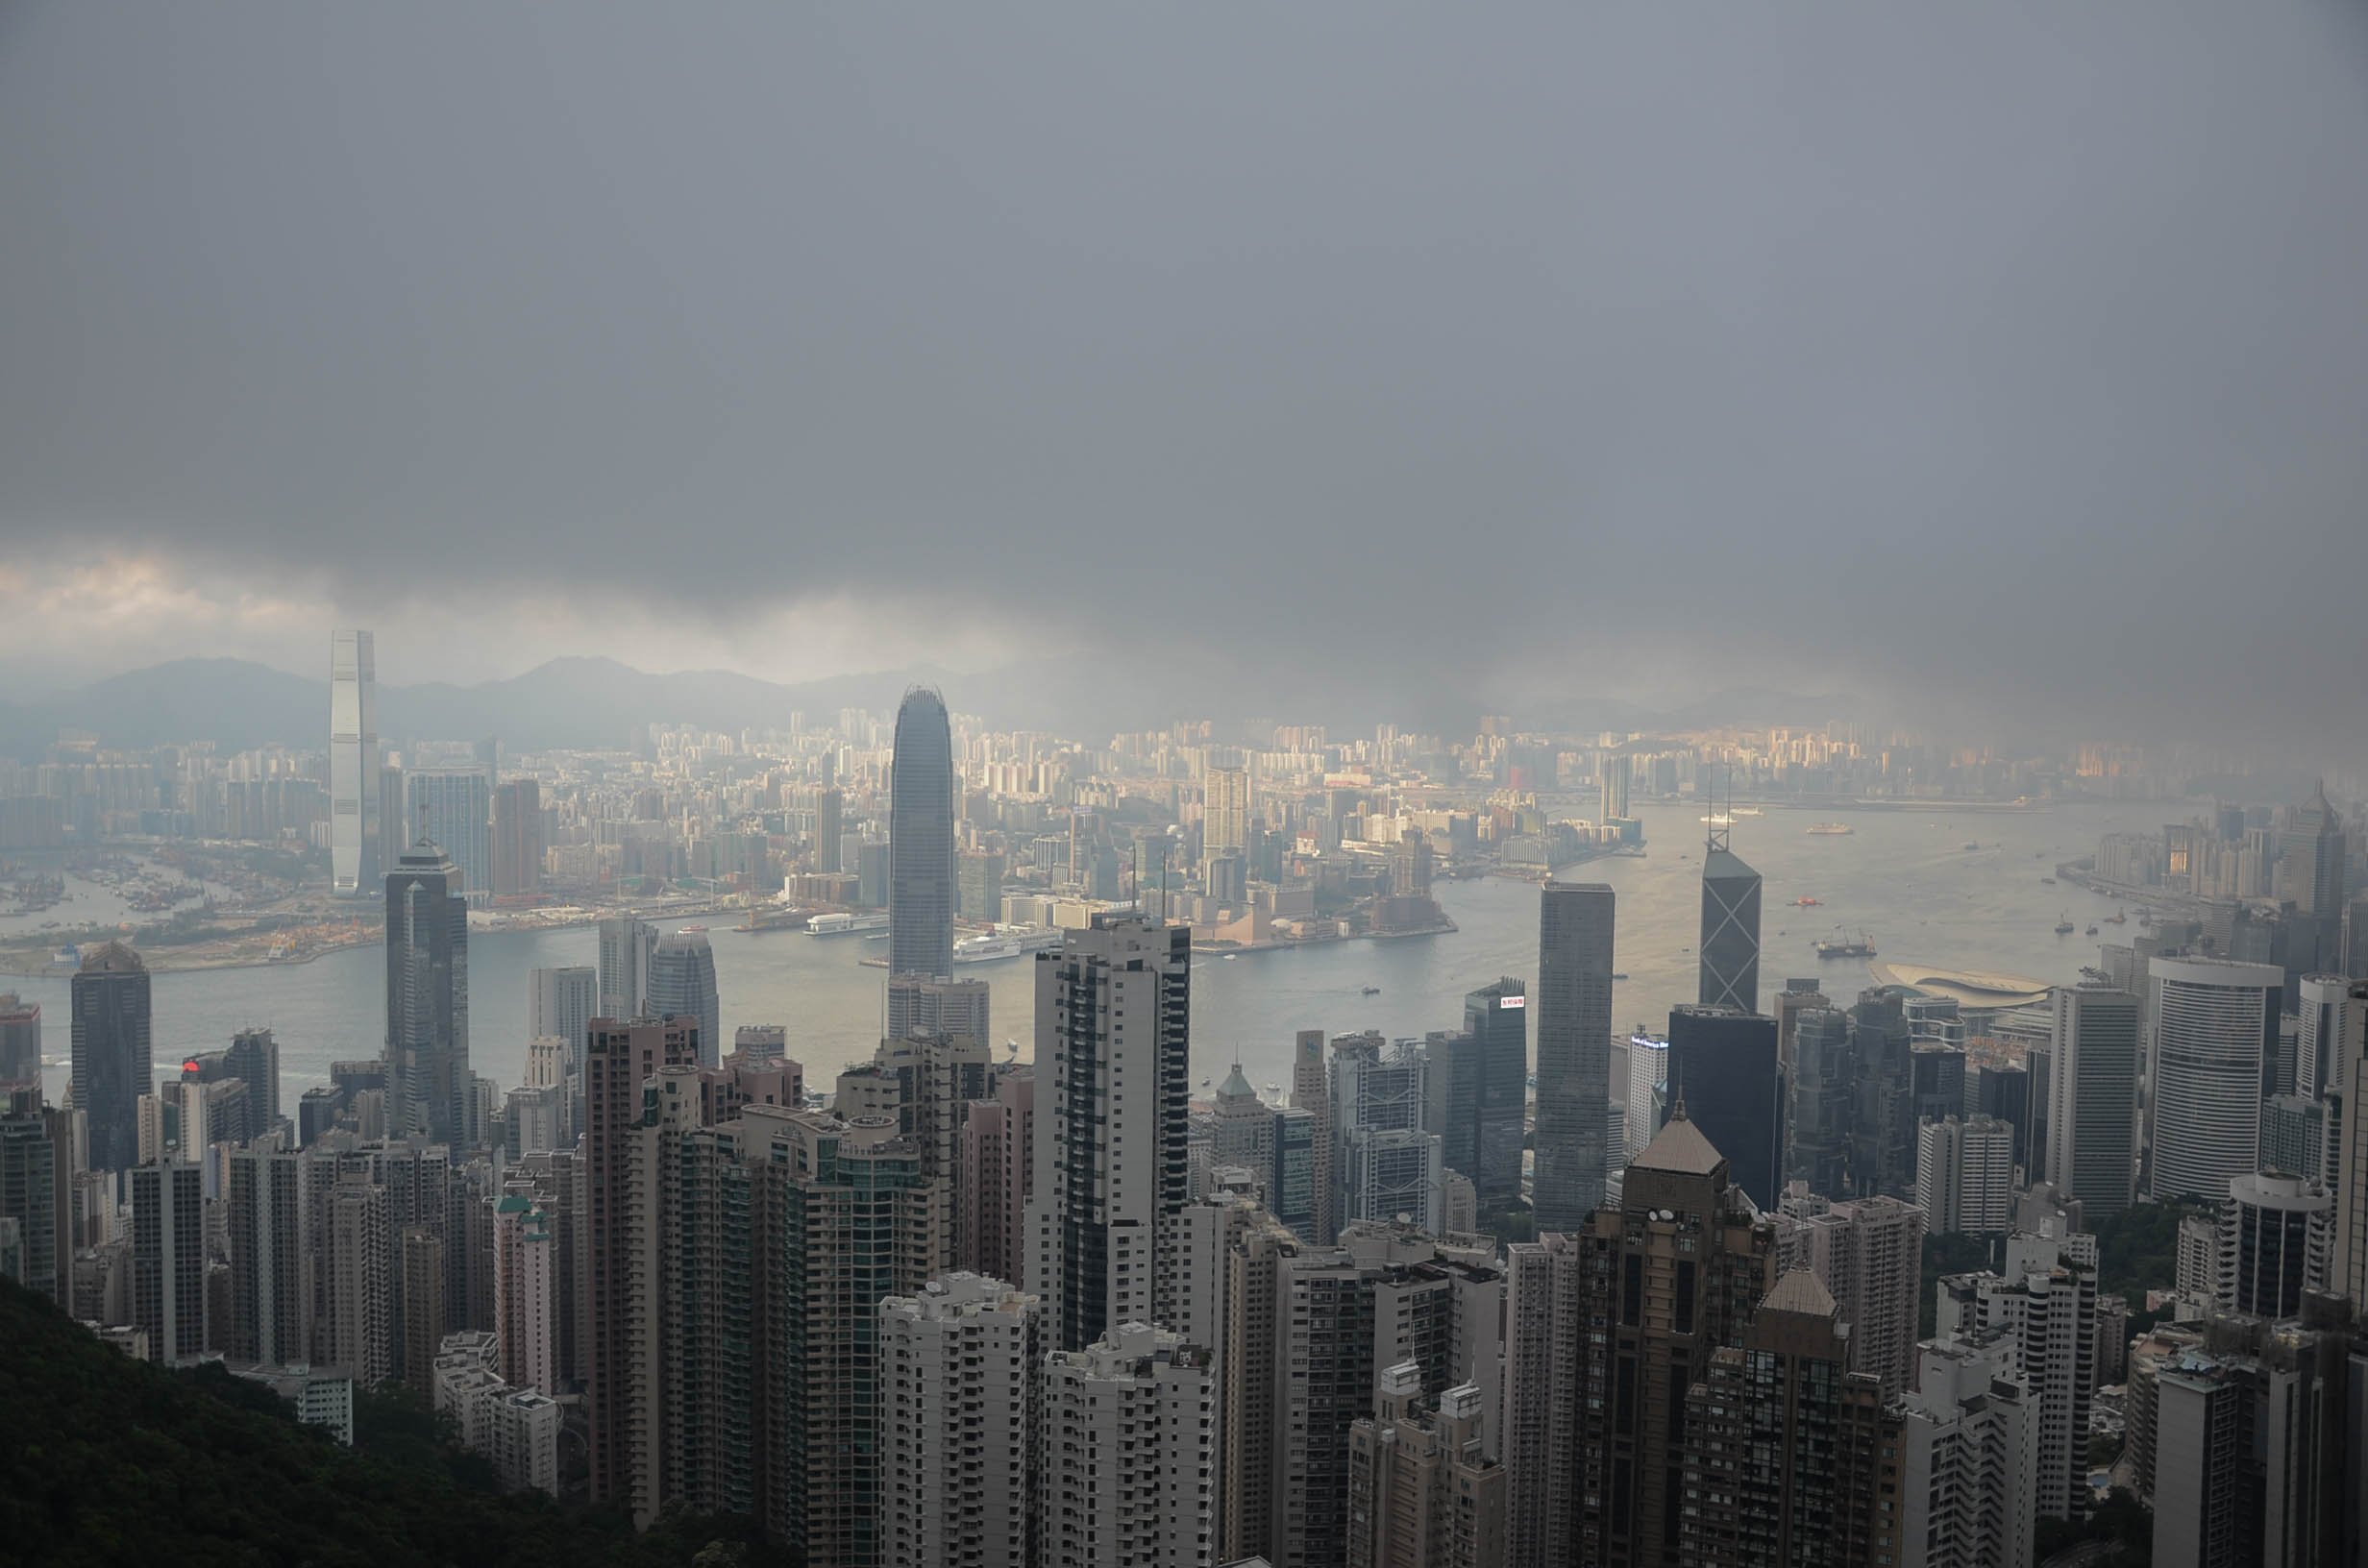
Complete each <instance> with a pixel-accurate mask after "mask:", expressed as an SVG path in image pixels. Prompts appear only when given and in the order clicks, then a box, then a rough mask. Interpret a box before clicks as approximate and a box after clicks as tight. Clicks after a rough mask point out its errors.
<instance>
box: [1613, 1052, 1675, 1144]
mask: <svg viewBox="0 0 2368 1568" xmlns="http://www.w3.org/2000/svg"><path fill="white" fill-rule="evenodd" d="M1668 1084H1669V1042H1668V1041H1665V1040H1655V1039H1653V1038H1652V1037H1651V1036H1649V1035H1636V1036H1632V1037H1631V1038H1630V1039H1629V1041H1628V1101H1627V1104H1628V1114H1627V1115H1625V1116H1623V1117H1622V1118H1621V1119H1620V1144H1621V1148H1620V1156H1621V1158H1620V1164H1623V1165H1624V1164H1627V1163H1628V1162H1629V1161H1631V1160H1634V1159H1635V1158H1636V1157H1637V1156H1638V1155H1640V1154H1642V1153H1643V1152H1644V1150H1645V1148H1646V1147H1647V1146H1648V1145H1649V1144H1650V1143H1651V1142H1652V1141H1653V1135H1654V1134H1655V1133H1657V1132H1659V1131H1661V1110H1662V1107H1663V1106H1664V1105H1665V1103H1666V1101H1667V1098H1668Z"/></svg>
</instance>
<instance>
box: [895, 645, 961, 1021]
mask: <svg viewBox="0 0 2368 1568" xmlns="http://www.w3.org/2000/svg"><path fill="white" fill-rule="evenodd" d="M894 766H895V772H893V773H892V774H891V775H890V778H889V795H888V972H889V973H890V974H927V975H950V974H951V973H952V972H953V888H954V851H953V729H952V726H951V725H950V723H948V722H947V718H946V704H945V701H944V699H942V698H939V696H938V695H937V694H936V693H935V692H933V691H930V690H929V689H928V688H927V687H925V686H916V687H914V688H913V689H912V690H911V691H909V692H907V693H905V694H904V702H903V705H902V706H900V707H899V708H898V709H897V740H896V757H895V764H894Z"/></svg>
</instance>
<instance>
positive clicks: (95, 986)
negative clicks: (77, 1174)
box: [73, 942, 156, 1170]
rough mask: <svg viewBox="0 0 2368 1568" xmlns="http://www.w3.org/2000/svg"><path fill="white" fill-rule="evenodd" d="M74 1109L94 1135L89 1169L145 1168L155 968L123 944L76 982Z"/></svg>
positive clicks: (109, 948)
mask: <svg viewBox="0 0 2368 1568" xmlns="http://www.w3.org/2000/svg"><path fill="white" fill-rule="evenodd" d="M73 996H74V1106H75V1109H77V1110H79V1111H80V1112H82V1114H83V1115H84V1117H85V1119H86V1122H87V1123H88V1125H89V1129H90V1168H91V1169H92V1170H130V1169H131V1168H132V1167H133V1166H134V1165H136V1164H139V1097H140V1096H141V1095H143V1094H150V1093H154V1092H155V1087H154V1086H155V1083H156V1069H155V1066H154V1064H153V1063H152V1062H151V1061H150V1059H149V1035H148V966H147V965H145V964H143V963H141V962H140V956H139V954H137V953H136V952H134V951H133V950H132V949H131V948H129V947H127V946H125V945H124V944H123V943H120V942H111V943H105V944H103V945H101V946H100V947H99V948H98V949H97V950H95V951H93V952H91V953H89V954H88V955H86V957H85V958H84V959H83V967H82V968H81V969H79V970H77V971H76V973H75V975H74V987H73Z"/></svg>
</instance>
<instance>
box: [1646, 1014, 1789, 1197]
mask: <svg viewBox="0 0 2368 1568" xmlns="http://www.w3.org/2000/svg"><path fill="white" fill-rule="evenodd" d="M1681 1098H1682V1099H1683V1100H1684V1102H1685V1106H1686V1115H1688V1116H1690V1118H1691V1119H1692V1121H1693V1124H1694V1125H1695V1126H1696V1127H1698V1128H1700V1129H1701V1132H1702V1136H1703V1137H1704V1138H1707V1139H1710V1140H1711V1142H1712V1143H1713V1144H1714V1146H1715V1147H1716V1148H1717V1149H1718V1150H1719V1151H1720V1152H1721V1153H1723V1154H1725V1155H1726V1156H1727V1165H1728V1171H1729V1174H1730V1175H1731V1176H1732V1177H1733V1179H1734V1182H1735V1185H1736V1186H1738V1187H1739V1188H1742V1189H1743V1190H1744V1191H1745V1192H1748V1193H1750V1194H1751V1201H1752V1202H1754V1203H1756V1204H1758V1205H1759V1206H1760V1207H1761V1209H1763V1210H1764V1211H1766V1212H1768V1213H1774V1211H1775V1208H1776V1199H1777V1196H1778V1194H1780V1193H1782V1192H1783V1191H1784V1186H1785V1179H1784V1149H1785V1073H1784V1066H1783V1064H1781V1063H1780V1062H1778V1061H1777V1060H1776V1020H1775V1019H1774V1018H1770V1017H1761V1016H1759V1015H1758V1014H1753V1013H1746V1012H1743V1011H1741V1010H1740V1009H1739V1008H1729V1007H1676V1008H1671V1009H1670V1010H1669V1103H1670V1105H1671V1106H1672V1107H1674V1106H1675V1105H1677V1103H1678V1102H1679V1100H1680V1099H1681ZM1671 1114H1672V1115H1675V1112H1674V1111H1672V1112H1671Z"/></svg>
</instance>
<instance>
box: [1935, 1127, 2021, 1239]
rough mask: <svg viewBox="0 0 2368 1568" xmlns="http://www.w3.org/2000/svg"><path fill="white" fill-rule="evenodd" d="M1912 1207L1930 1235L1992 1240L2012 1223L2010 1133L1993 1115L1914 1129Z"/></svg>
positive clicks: (2012, 1195) (2009, 1129)
mask: <svg viewBox="0 0 2368 1568" xmlns="http://www.w3.org/2000/svg"><path fill="white" fill-rule="evenodd" d="M1915 1206H1916V1207H1917V1208H1918V1209H1921V1210H1923V1211H1924V1214H1925V1218H1926V1219H1927V1221H1928V1222H1929V1223H1930V1224H1931V1226H1932V1233H1933V1235H1935V1236H1952V1235H1956V1234H1959V1233H1966V1234H1971V1235H1975V1236H1996V1235H1999V1234H2001V1233H2002V1232H2004V1231H2005V1230H2006V1229H2007V1227H2008V1225H2009V1224H2010V1222H2011V1220H2012V1218H2013V1209H2014V1129H2013V1128H2011V1127H2010V1126H2008V1125H2007V1124H2006V1123H2005V1122H2003V1121H2000V1120H1998V1119H1997V1118H1996V1117H1994V1116H1975V1117H1972V1118H1971V1119H1970V1120H1967V1119H1961V1118H1960V1117H1957V1116H1943V1117H1941V1118H1940V1119H1939V1120H1937V1121H1936V1120H1934V1119H1933V1118H1932V1117H1930V1116H1927V1117H1925V1118H1924V1120H1923V1121H1922V1122H1920V1123H1919V1124H1918V1125H1917V1127H1916V1155H1915Z"/></svg>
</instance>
